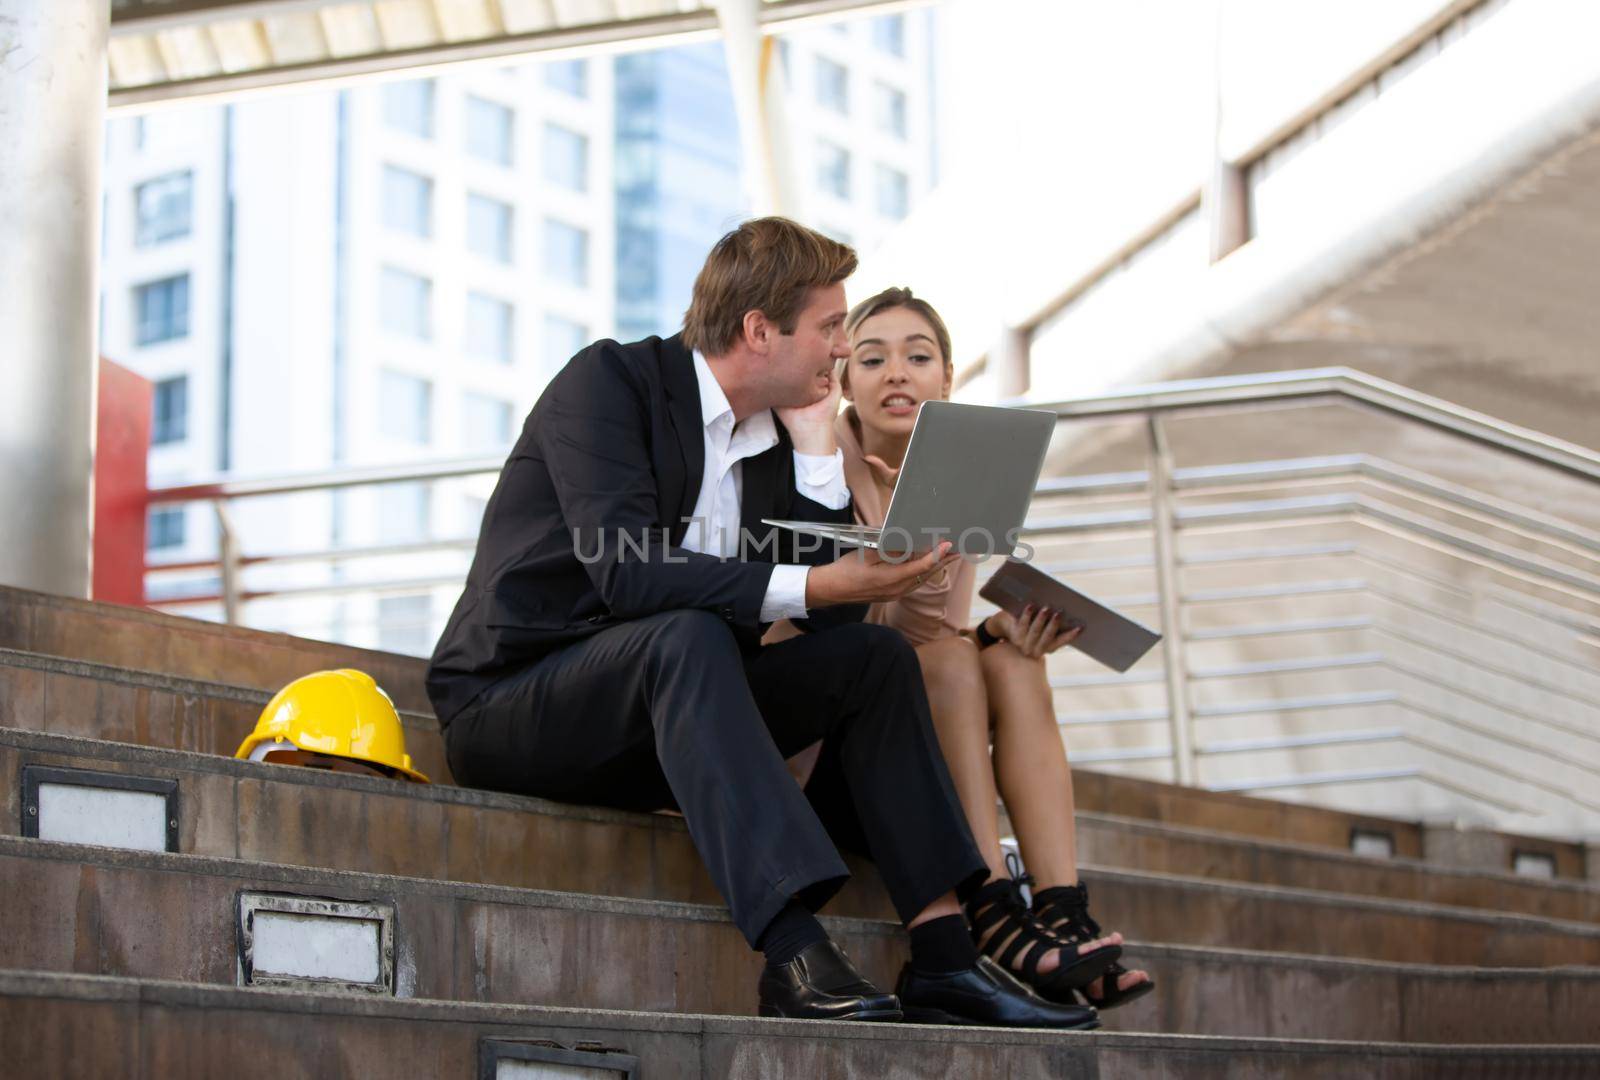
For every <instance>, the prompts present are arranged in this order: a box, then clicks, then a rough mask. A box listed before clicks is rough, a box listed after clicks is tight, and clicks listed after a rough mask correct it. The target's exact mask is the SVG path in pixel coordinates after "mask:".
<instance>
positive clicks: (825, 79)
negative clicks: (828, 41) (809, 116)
mask: <svg viewBox="0 0 1600 1080" xmlns="http://www.w3.org/2000/svg"><path fill="white" fill-rule="evenodd" d="M817 104H818V105H821V106H822V107H823V108H824V109H832V110H833V111H834V112H836V113H839V114H840V115H844V114H846V113H848V112H849V111H850V69H849V68H847V67H845V66H844V65H843V64H840V63H836V62H835V61H832V60H829V59H828V58H827V57H826V56H819V57H817Z"/></svg>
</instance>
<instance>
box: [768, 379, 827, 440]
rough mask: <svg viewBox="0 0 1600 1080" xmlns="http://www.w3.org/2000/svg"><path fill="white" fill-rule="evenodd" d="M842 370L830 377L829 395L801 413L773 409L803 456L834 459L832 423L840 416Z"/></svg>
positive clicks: (802, 409)
mask: <svg viewBox="0 0 1600 1080" xmlns="http://www.w3.org/2000/svg"><path fill="white" fill-rule="evenodd" d="M840 393H841V391H840V388H839V369H838V367H835V368H834V370H833V371H832V372H831V373H830V374H829V375H828V384H827V392H826V393H824V394H823V395H822V397H820V398H818V399H817V400H816V401H815V402H813V403H812V404H810V405H806V406H803V407H801V408H798V409H774V410H772V411H773V412H775V413H777V415H778V419H779V420H781V421H783V426H784V427H785V428H786V429H787V430H788V432H789V438H790V439H792V440H793V441H794V448H795V450H797V451H798V452H800V453H802V454H813V455H815V456H817V457H832V456H833V451H834V449H835V448H836V443H835V440H834V436H833V421H834V418H835V417H836V416H838V414H839V396H840Z"/></svg>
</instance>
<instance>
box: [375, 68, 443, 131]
mask: <svg viewBox="0 0 1600 1080" xmlns="http://www.w3.org/2000/svg"><path fill="white" fill-rule="evenodd" d="M383 122H384V123H386V124H388V125H389V126H390V127H392V128H394V129H395V130H397V131H406V132H410V133H411V134H412V135H415V136H417V137H418V138H421V139H431V138H433V80H432V79H412V80H411V81H409V82H398V83H390V84H389V85H388V86H385V87H384V88H383Z"/></svg>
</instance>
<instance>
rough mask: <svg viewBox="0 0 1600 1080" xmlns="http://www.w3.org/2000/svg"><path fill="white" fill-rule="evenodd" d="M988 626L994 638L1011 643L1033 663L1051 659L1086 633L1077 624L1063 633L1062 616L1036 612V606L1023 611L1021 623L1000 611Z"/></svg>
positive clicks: (1019, 620)
mask: <svg viewBox="0 0 1600 1080" xmlns="http://www.w3.org/2000/svg"><path fill="white" fill-rule="evenodd" d="M988 624H989V632H990V633H991V634H993V635H994V636H995V637H997V638H1003V639H1004V640H1006V641H1009V642H1010V643H1011V644H1012V646H1013V647H1015V648H1016V650H1017V651H1018V652H1019V653H1021V654H1022V655H1023V656H1026V657H1028V658H1029V659H1030V660H1031V659H1037V658H1038V657H1041V656H1048V655H1049V654H1050V653H1053V652H1055V651H1056V650H1057V649H1059V648H1061V647H1062V646H1063V645H1070V644H1072V643H1073V642H1074V641H1076V640H1078V635H1079V634H1081V633H1083V626H1082V625H1080V624H1077V623H1074V624H1072V625H1070V626H1068V627H1066V628H1065V629H1063V628H1062V626H1061V612H1059V611H1051V610H1050V609H1049V608H1035V607H1034V606H1033V605H1032V604H1029V605H1028V606H1027V607H1025V608H1023V609H1022V617H1021V618H1020V619H1019V618H1014V617H1012V615H1011V614H1010V613H1009V612H1005V611H997V612H995V613H994V614H993V615H990V616H989V618H988Z"/></svg>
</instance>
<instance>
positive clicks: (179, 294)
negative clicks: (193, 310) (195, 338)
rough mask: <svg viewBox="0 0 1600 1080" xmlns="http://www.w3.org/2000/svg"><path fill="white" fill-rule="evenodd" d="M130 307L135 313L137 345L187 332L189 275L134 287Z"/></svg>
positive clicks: (159, 340)
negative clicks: (136, 317)
mask: <svg viewBox="0 0 1600 1080" xmlns="http://www.w3.org/2000/svg"><path fill="white" fill-rule="evenodd" d="M133 307H134V311H135V312H136V313H137V316H138V323H139V325H138V327H137V329H136V331H135V335H134V340H135V342H136V343H137V344H139V345H154V344H156V343H157V342H162V341H171V340H173V339H174V338H181V337H188V336H189V275H188V274H179V275H178V276H177V277H170V278H163V279H162V280H160V281H152V282H150V283H149V284H146V285H140V286H138V287H136V288H135V289H134V290H133Z"/></svg>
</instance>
